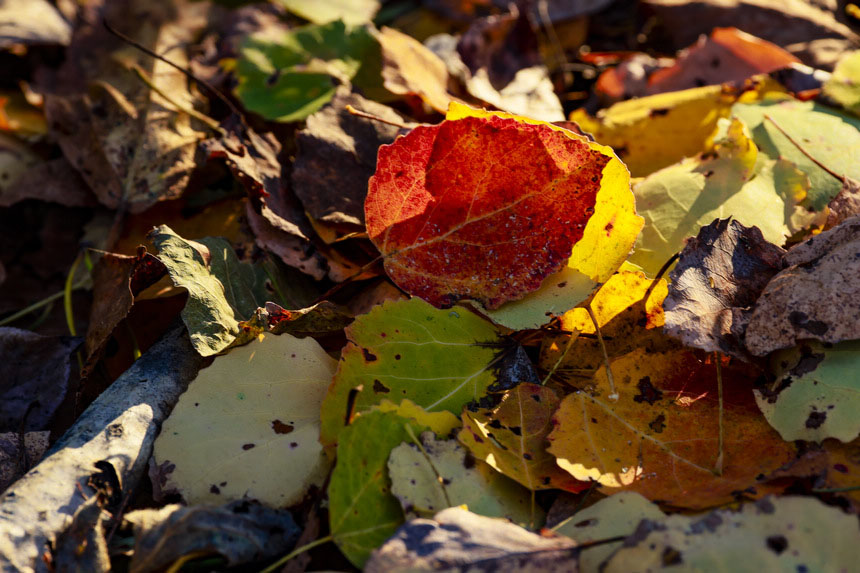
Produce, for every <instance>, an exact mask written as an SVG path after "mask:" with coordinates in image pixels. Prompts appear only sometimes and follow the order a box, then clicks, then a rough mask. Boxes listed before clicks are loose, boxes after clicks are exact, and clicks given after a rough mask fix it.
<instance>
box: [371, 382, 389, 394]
mask: <svg viewBox="0 0 860 573" xmlns="http://www.w3.org/2000/svg"><path fill="white" fill-rule="evenodd" d="M373 391H374V392H376V393H380V392H381V393H383V394H388V393H389V392H391V388H388V387H387V386H385V384H383V383H382V382H380V381H379V380H374V381H373Z"/></svg>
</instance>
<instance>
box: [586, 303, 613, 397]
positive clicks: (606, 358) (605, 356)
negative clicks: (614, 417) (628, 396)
mask: <svg viewBox="0 0 860 573" xmlns="http://www.w3.org/2000/svg"><path fill="white" fill-rule="evenodd" d="M585 310H587V311H588V316H589V318H591V322H592V323H593V324H594V330H596V331H597V340H598V341H599V342H600V350H602V351H603V361H604V363H605V364H606V378H607V379H608V380H609V392H610V394H609V396H607V398H608V399H609V400H610V401H611V402H617V401H618V392H617V391H616V390H615V377H613V376H612V368H611V367H610V366H609V352H607V351H606V342H604V340H603V334H602V333H601V332H600V325H599V324H597V317H596V316H594V311H593V310H592V309H591V303H589V304H587V305H585Z"/></svg>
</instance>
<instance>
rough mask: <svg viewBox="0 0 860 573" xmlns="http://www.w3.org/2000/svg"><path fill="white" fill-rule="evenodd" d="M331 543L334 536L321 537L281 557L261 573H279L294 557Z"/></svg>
mask: <svg viewBox="0 0 860 573" xmlns="http://www.w3.org/2000/svg"><path fill="white" fill-rule="evenodd" d="M329 541H334V536H332V535H326V536H325V537H320V538H319V539H316V540H314V541H311V542H310V543H308V544H306V545H302V546H301V547H298V548H296V549H293V550H292V551H290V552H289V553H287V555H285V556H284V557H281V558H280V559H278V560H277V561H275V562H274V563H272V564H271V565H269V566H268V567H266V568H265V569H263V570H262V571H260V573H272V571H277V570H278V569H280V568H281V567H283V566H284V564H286V562H287V561H289V560H290V559H292V558H294V557H298V556H299V555H301V554H302V553H305V552H306V551H310V550H311V549H313V548H314V547H316V546H317V545H322V544H323V543H328V542H329Z"/></svg>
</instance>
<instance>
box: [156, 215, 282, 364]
mask: <svg viewBox="0 0 860 573" xmlns="http://www.w3.org/2000/svg"><path fill="white" fill-rule="evenodd" d="M150 240H152V242H153V243H154V244H155V246H156V247H157V248H158V251H159V254H158V259H159V260H160V261H161V262H162V263H163V264H164V266H165V267H166V268H167V273H168V274H169V275H170V279H171V280H172V281H173V283H174V284H175V285H176V286H179V287H183V288H185V289H186V290H188V302H187V303H186V305H185V308H184V309H183V310H182V320H183V322H184V323H185V325H186V326H187V327H188V332H189V333H190V335H191V343H192V344H193V345H194V348H195V349H196V350H197V352H199V353H200V355H201V356H212V355H214V354H218V353H219V352H221V351H222V350H225V349H226V348H227V347H228V346H230V345H231V344H232V343H233V342H234V341H235V340H236V337H237V336H238V335H239V334H240V328H239V321H240V320H244V319H248V318H250V317H251V316H253V315H254V311H256V309H257V308H259V307H261V306H263V305H264V304H265V302H266V298H267V294H268V293H267V292H266V289H265V278H264V276H263V273H262V271H261V269H260V268H259V267H252V266H251V265H249V264H247V263H241V262H239V259H238V258H237V257H236V253H234V252H233V248H232V247H231V246H230V244H229V243H228V242H227V241H225V240H223V239H216V238H212V237H207V238H205V239H201V241H200V242H195V241H186V240H185V239H183V238H182V237H180V236H179V235H177V234H176V233H174V232H173V230H172V229H171V228H170V227H167V226H166V225H162V226H160V227H156V228H155V229H153V231H152V233H151V234H150Z"/></svg>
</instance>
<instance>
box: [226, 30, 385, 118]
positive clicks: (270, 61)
mask: <svg viewBox="0 0 860 573" xmlns="http://www.w3.org/2000/svg"><path fill="white" fill-rule="evenodd" d="M380 57H381V56H380V55H379V45H378V43H377V42H376V40H375V39H374V38H373V36H372V35H371V34H370V31H369V30H368V28H366V27H358V28H347V27H346V26H345V25H344V23H343V22H341V21H335V22H331V23H328V24H324V25H309V26H304V27H302V28H297V29H296V30H292V31H290V32H288V33H286V34H284V35H282V36H280V37H272V35H271V34H263V33H261V34H256V35H252V36H249V37H248V38H246V39H245V41H244V42H243V43H242V46H241V48H240V49H239V59H238V62H237V67H236V75H237V77H238V79H239V84H238V85H237V86H236V96H237V97H238V98H239V99H240V100H241V101H242V104H243V105H244V106H245V107H246V108H248V109H249V110H251V111H253V112H256V113H258V114H260V115H261V116H263V117H264V118H266V119H271V120H276V121H284V122H289V121H299V120H302V119H304V118H306V117H307V116H309V115H310V114H312V113H314V112H315V111H317V110H318V109H320V108H321V107H322V106H324V105H325V104H326V103H328V102H329V101H330V100H331V98H332V97H334V92H335V88H336V87H337V84H338V83H344V82H347V83H348V82H349V81H350V80H352V79H353V78H355V76H356V75H357V74H358V73H359V71H360V69H361V68H362V62H365V61H367V62H369V63H368V65H372V63H373V62H377V63H378V60H379V58H380ZM379 81H380V82H381V79H380V80H379Z"/></svg>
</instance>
